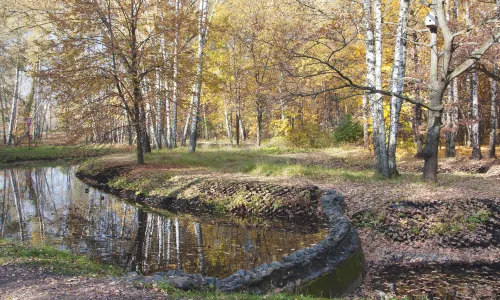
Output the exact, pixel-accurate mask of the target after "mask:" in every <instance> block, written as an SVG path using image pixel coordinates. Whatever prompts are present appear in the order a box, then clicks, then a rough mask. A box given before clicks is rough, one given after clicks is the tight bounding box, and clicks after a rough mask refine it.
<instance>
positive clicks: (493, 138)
mask: <svg viewBox="0 0 500 300" xmlns="http://www.w3.org/2000/svg"><path fill="white" fill-rule="evenodd" d="M497 1H498V2H500V0H497ZM499 7H500V5H499ZM497 59H498V55H495V57H494V58H493V74H494V75H498V61H497ZM497 92H498V82H497V81H496V80H495V79H493V78H492V79H491V107H490V151H489V157H490V158H496V150H495V147H496V144H497V127H498V116H497Z"/></svg>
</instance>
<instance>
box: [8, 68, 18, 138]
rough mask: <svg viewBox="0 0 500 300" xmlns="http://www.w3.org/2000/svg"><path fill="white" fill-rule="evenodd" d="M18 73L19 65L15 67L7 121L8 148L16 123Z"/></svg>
mask: <svg viewBox="0 0 500 300" xmlns="http://www.w3.org/2000/svg"><path fill="white" fill-rule="evenodd" d="M19 72H20V66H19V63H18V64H17V66H16V83H15V85H14V95H13V97H12V98H13V99H12V107H11V112H10V119H9V130H8V136H7V145H8V146H10V145H11V144H12V143H13V142H14V137H13V134H14V127H15V123H16V118H17V101H18V94H19Z"/></svg>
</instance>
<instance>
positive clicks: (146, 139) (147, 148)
mask: <svg viewBox="0 0 500 300" xmlns="http://www.w3.org/2000/svg"><path fill="white" fill-rule="evenodd" d="M140 112H141V115H140V121H139V123H140V125H141V130H142V146H143V148H144V153H151V141H150V136H149V135H148V129H149V127H150V124H146V120H147V118H146V109H144V104H141V105H140Z"/></svg>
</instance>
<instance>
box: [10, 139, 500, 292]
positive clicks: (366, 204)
mask: <svg viewBox="0 0 500 300" xmlns="http://www.w3.org/2000/svg"><path fill="white" fill-rule="evenodd" d="M30 151H35V152H36V151H37V150H30ZM62 151H65V150H62ZM2 152H3V150H2ZM21 152H23V151H21ZM21 152H18V153H21ZM41 152H43V151H41ZM71 152H74V151H71ZM185 152H186V151H185V149H182V148H181V149H176V150H173V151H172V150H160V151H154V152H153V154H151V155H148V156H147V157H146V164H145V165H142V166H137V165H136V164H135V163H134V159H135V156H134V153H133V152H129V151H123V149H121V151H114V152H113V153H111V154H109V153H104V154H106V155H105V156H102V157H100V158H98V159H93V160H91V162H89V163H87V166H88V167H91V168H96V169H100V170H119V171H118V172H117V173H116V172H115V173H114V175H113V182H112V183H114V184H115V185H116V186H117V187H120V188H130V189H135V190H138V191H140V192H141V193H142V194H144V196H154V195H157V194H158V193H161V192H162V191H165V190H166V189H163V190H162V184H163V182H165V181H168V180H170V179H172V178H178V177H181V178H186V177H191V178H218V179H219V180H227V181H230V182H254V183H255V182H266V183H268V184H269V183H271V184H275V185H279V186H290V187H297V186H313V185H314V186H318V187H319V188H320V189H335V190H338V191H340V192H342V193H343V194H344V196H345V201H346V206H347V207H346V214H347V215H348V216H349V217H350V218H351V220H352V222H353V223H354V224H355V225H356V226H357V228H358V232H359V234H360V237H361V240H362V244H363V248H364V253H365V258H366V263H367V277H366V280H365V283H364V284H363V286H362V287H361V288H360V289H359V290H358V291H356V292H355V295H354V296H359V297H373V296H374V295H376V292H375V287H373V286H372V285H371V283H372V282H373V278H376V277H377V276H378V275H377V270H379V269H381V268H384V267H388V266H392V267H394V266H395V267H398V266H400V267H407V266H409V265H415V264H427V263H439V262H447V263H449V262H456V263H468V264H486V265H488V264H493V263H496V262H497V261H498V259H499V258H500V248H499V230H498V229H499V228H500V224H499V219H498V217H499V216H498V213H499V212H498V207H499V204H500V196H499V195H500V161H499V160H497V159H483V160H481V161H473V160H470V159H469V158H468V156H469V155H470V150H469V149H466V148H460V149H459V151H458V156H457V157H456V158H444V157H442V158H441V159H440V169H439V173H440V174H439V177H438V182H436V183H430V182H425V181H423V180H422V178H421V172H420V170H421V168H422V166H423V161H422V160H420V159H417V158H414V157H413V155H412V153H411V151H400V152H399V158H398V167H399V170H400V173H401V175H400V176H398V177H395V178H392V179H383V178H380V177H378V176H375V175H374V174H373V171H372V168H371V164H372V156H371V153H370V151H367V150H364V149H362V148H359V147H348V146H345V147H339V148H332V149H325V150H301V149H288V148H278V147H262V148H258V149H256V148H249V147H242V148H233V147H229V146H217V147H214V146H209V145H205V146H203V145H202V146H201V147H199V150H197V152H196V153H194V154H188V153H185ZM499 152H500V151H499ZM4 154H5V153H2V155H4ZM16 155H17V156H18V158H17V159H11V158H9V157H10V156H9V155H8V154H5V157H2V156H1V155H0V158H1V159H2V160H3V161H4V162H6V163H12V162H13V161H15V160H16V161H19V160H21V159H20V158H19V157H22V154H16ZM484 155H485V156H486V153H484ZM91 156H94V155H91ZM29 157H30V160H32V159H35V160H36V159H37V158H36V155H33V153H31V155H30V156H29ZM41 159H45V158H41ZM151 174H154V176H151ZM110 179H111V178H110ZM164 179H168V180H164ZM165 188H166V187H165ZM495 232H496V233H495ZM4 244H5V242H4ZM2 247H3V248H5V245H3V246H2ZM10 255H12V253H11V254H10ZM14 256H15V255H14ZM30 260H32V258H30ZM0 265H1V266H0V268H1V269H2V272H0V273H1V274H8V273H10V274H12V275H11V277H8V278H7V277H6V276H7V275H2V277H3V278H2V277H0V282H7V285H5V284H3V286H4V287H9V288H14V289H18V290H19V292H20V295H26V296H27V297H28V298H29V297H30V296H29V295H36V293H35V291H40V292H43V293H46V295H47V298H50V297H53V296H54V295H70V294H64V293H65V291H66V292H68V290H71V293H74V294H71V295H90V294H93V295H94V294H95V295H98V296H96V297H97V298H99V297H101V296H102V297H101V298H119V297H121V296H124V295H129V297H131V298H137V297H140V298H151V299H153V298H158V297H159V298H162V297H165V296H167V297H173V298H176V297H177V298H179V297H180V298H185V299H194V298H203V297H209V295H208V294H206V295H194V294H193V295H189V294H182V293H181V294H179V293H178V292H175V293H170V294H168V293H167V294H165V292H164V291H163V290H162V289H161V287H153V288H151V289H141V290H138V289H136V288H135V287H133V286H132V285H131V284H130V282H128V281H127V280H122V279H118V280H117V279H113V278H124V277H123V276H117V275H111V274H109V273H104V274H97V275H95V274H92V276H90V275H89V274H91V273H85V272H83V273H82V272H80V273H78V274H77V275H75V274H71V276H73V277H71V276H70V277H68V276H69V275H67V274H59V273H57V272H54V271H53V270H52V271H51V269H47V268H46V267H39V264H34V265H30V266H29V267H28V268H19V266H20V264H18V263H16V262H15V261H14V262H11V261H10V260H5V259H4V260H3V261H2V260H1V257H0ZM9 268H10V269H9ZM82 274H83V275H82ZM74 276H76V277H74ZM93 276H105V277H93ZM114 276H117V277H114ZM72 278H76V279H72ZM110 278H111V279H110ZM72 281H77V282H78V281H79V282H83V283H85V284H84V285H83V286H86V287H87V288H84V287H79V288H77V289H74V288H70V287H71V282H72ZM90 286H92V288H89V287H90ZM2 289H3V288H2V287H1V286H0V292H1V290H2ZM167 290H168V289H167ZM4 291H5V290H4ZM59 291H60V292H59ZM23 293H25V294H23ZM26 293H28V294H26ZM29 293H35V294H29ZM59 293H61V294H59ZM78 293H80V294H78ZM478 294H479V295H480V296H484V297H488V296H490V297H493V296H494V295H493V294H492V291H491V287H487V286H485V287H484V289H481V291H480V292H478ZM99 295H100V296H99ZM120 295H121V296H120ZM212 296H213V297H215V298H220V297H222V296H220V295H213V294H211V296H210V297H212ZM225 297H226V296H225ZM227 297H229V296H227ZM249 297H250V298H251V296H249V295H237V298H236V299H242V298H249ZM276 297H284V296H283V295H281V296H276ZM228 299H229V298H228ZM231 299H232V298H231Z"/></svg>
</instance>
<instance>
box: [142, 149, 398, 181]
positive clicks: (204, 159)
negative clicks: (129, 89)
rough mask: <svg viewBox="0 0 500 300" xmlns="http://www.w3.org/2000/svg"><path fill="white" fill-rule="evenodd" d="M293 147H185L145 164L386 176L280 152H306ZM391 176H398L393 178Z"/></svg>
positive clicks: (356, 177)
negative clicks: (341, 167) (192, 150)
mask: <svg viewBox="0 0 500 300" xmlns="http://www.w3.org/2000/svg"><path fill="white" fill-rule="evenodd" d="M308 151H309V150H302V149H294V148H277V147H268V148H252V149H234V148H230V149H226V148H225V149H219V148H216V149H213V148H200V149H199V150H197V152H195V153H187V152H186V150H185V149H183V148H178V149H174V150H160V151H154V152H153V154H152V155H147V156H146V163H148V164H159V165H162V164H165V165H170V166H172V165H173V166H177V167H183V168H200V169H205V170H210V171H215V172H221V173H243V174H249V175H255V176H270V177H277V176H284V177H293V176H305V177H309V178H313V179H315V178H325V177H341V178H344V179H346V180H349V181H379V180H387V179H385V178H383V177H381V176H376V175H374V174H373V171H371V170H366V171H352V170H347V169H339V168H330V167H326V166H321V165H316V164H311V163H307V162H299V161H297V160H296V159H293V158H290V157H286V156H283V155H282V154H286V153H303V152H304V153H307V152H308ZM391 180H401V178H394V179H391Z"/></svg>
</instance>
